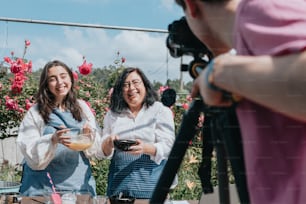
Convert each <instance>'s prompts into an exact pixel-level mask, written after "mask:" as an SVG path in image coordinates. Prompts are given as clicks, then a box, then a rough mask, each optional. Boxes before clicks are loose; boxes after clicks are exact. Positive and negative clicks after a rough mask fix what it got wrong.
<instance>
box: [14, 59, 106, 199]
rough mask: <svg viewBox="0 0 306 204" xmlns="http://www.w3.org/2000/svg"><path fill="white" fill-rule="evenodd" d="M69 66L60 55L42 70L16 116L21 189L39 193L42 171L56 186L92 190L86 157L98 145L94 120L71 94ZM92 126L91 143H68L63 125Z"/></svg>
mask: <svg viewBox="0 0 306 204" xmlns="http://www.w3.org/2000/svg"><path fill="white" fill-rule="evenodd" d="M74 83H75V82H74V78H73V74H72V71H71V69H70V68H69V67H68V66H67V65H66V64H64V63H63V62H61V61H57V60H55V61H51V62H48V63H47V64H46V65H45V67H44V68H43V70H42V73H41V77H40V83H39V90H38V94H37V97H36V102H37V103H36V104H35V105H34V106H32V107H31V108H30V109H29V111H28V112H27V113H26V115H25V117H24V119H23V121H22V122H21V125H20V128H19V133H18V137H17V144H18V145H19V147H20V149H21V152H22V154H23V156H24V160H25V161H24V164H23V171H22V180H21V187H20V193H21V194H22V195H25V196H35V195H43V194H44V193H45V191H46V188H50V189H51V185H50V182H49V178H48V177H47V172H49V173H50V175H51V177H52V179H53V183H54V185H55V186H56V188H57V189H58V190H59V189H60V190H71V191H87V192H90V193H91V194H92V195H95V194H96V183H95V179H94V177H93V176H92V173H91V167H90V163H89V158H90V157H92V156H98V155H97V154H96V152H97V150H99V152H100V149H101V146H100V145H99V144H101V141H100V137H99V130H100V128H99V126H98V125H97V123H96V119H95V116H94V115H93V113H92V112H91V110H90V108H89V106H88V105H87V104H86V103H85V101H82V100H79V99H77V98H76V92H75V90H74V86H75V84H74ZM81 127H86V128H89V129H90V130H91V129H92V128H94V129H96V130H97V131H96V137H95V141H94V144H93V145H92V146H91V147H90V148H89V149H87V150H85V151H74V150H71V149H69V148H68V146H69V139H68V138H67V137H66V136H64V135H63V133H65V132H67V131H68V129H67V128H81Z"/></svg>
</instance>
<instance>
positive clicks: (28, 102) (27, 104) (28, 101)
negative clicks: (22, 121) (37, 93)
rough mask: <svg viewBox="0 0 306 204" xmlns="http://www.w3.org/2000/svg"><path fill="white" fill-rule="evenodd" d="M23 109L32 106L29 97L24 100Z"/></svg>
mask: <svg viewBox="0 0 306 204" xmlns="http://www.w3.org/2000/svg"><path fill="white" fill-rule="evenodd" d="M25 104H26V105H25V109H26V110H29V109H30V108H31V107H32V106H33V103H31V101H30V100H29V99H26V100H25Z"/></svg>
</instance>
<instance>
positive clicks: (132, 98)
mask: <svg viewBox="0 0 306 204" xmlns="http://www.w3.org/2000/svg"><path fill="white" fill-rule="evenodd" d="M145 96H146V88H145V86H144V84H143V81H142V79H141V77H140V76H139V74H138V73H137V72H136V71H134V72H131V73H130V74H129V75H128V76H127V77H126V79H125V81H124V83H123V98H124V100H125V101H126V103H127V104H128V106H129V108H130V110H131V111H132V112H134V111H137V112H138V111H139V110H140V109H141V107H142V105H143V101H144V98H145Z"/></svg>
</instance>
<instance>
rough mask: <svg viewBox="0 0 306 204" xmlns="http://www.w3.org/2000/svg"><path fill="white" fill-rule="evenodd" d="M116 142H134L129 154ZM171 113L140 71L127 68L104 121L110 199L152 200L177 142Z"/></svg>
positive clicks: (116, 87)
mask: <svg viewBox="0 0 306 204" xmlns="http://www.w3.org/2000/svg"><path fill="white" fill-rule="evenodd" d="M117 139H129V140H135V141H136V144H135V145H133V146H131V147H130V148H129V149H128V151H122V150H120V149H118V148H115V146H114V141H115V140H117ZM174 139H175V131H174V120H173V115H172V112H171V110H170V109H169V108H168V107H166V106H164V105H163V104H162V103H161V102H159V101H158V95H157V93H156V92H155V91H154V89H153V87H152V84H151V83H150V81H149V80H148V79H147V77H146V76H145V75H144V73H143V72H142V71H141V70H140V69H138V68H126V69H125V70H124V71H123V72H122V74H121V75H120V77H119V78H118V79H117V81H116V83H115V86H114V89H113V93H112V95H111V104H110V111H109V112H108V113H107V114H106V116H105V118H104V125H103V136H102V141H103V143H102V151H103V154H104V156H105V157H108V158H111V164H110V167H109V175H108V186H107V195H108V196H118V195H119V194H121V195H123V196H127V197H134V198H141V199H149V198H150V197H151V195H152V193H153V191H154V188H155V185H156V183H157V181H158V179H159V176H160V174H161V172H162V170H163V167H164V165H165V163H166V160H167V158H168V156H169V153H170V150H171V148H172V145H173V143H174Z"/></svg>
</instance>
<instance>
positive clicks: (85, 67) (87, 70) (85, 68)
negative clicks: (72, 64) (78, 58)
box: [79, 60, 92, 75]
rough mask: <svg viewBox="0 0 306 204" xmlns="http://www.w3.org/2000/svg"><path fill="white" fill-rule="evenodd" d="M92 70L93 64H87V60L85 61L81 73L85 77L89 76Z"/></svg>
mask: <svg viewBox="0 0 306 204" xmlns="http://www.w3.org/2000/svg"><path fill="white" fill-rule="evenodd" d="M91 69H92V63H88V64H87V63H86V60H84V62H83V64H82V65H81V66H79V71H80V73H81V74H83V75H88V74H90V72H91Z"/></svg>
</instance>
